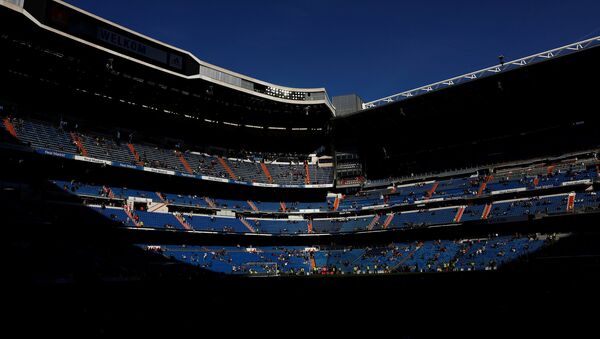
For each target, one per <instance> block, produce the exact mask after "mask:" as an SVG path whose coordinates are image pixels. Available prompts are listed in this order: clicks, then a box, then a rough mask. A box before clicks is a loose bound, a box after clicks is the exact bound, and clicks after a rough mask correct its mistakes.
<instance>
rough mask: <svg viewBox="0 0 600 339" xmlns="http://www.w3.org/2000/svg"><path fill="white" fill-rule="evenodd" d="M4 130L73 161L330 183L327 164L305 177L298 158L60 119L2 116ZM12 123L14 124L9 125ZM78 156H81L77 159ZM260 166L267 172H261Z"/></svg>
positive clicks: (280, 183) (254, 180)
mask: <svg viewBox="0 0 600 339" xmlns="http://www.w3.org/2000/svg"><path fill="white" fill-rule="evenodd" d="M5 120H7V121H8V122H9V123H10V124H9V125H7V124H6V123H5V124H4V128H5V129H6V131H7V132H9V133H12V132H15V134H16V137H17V138H18V140H19V141H20V142H22V143H24V144H26V145H29V146H30V147H31V148H33V149H34V150H35V151H36V152H38V153H41V154H46V155H54V156H61V157H68V158H71V159H75V160H83V161H94V160H100V161H103V162H104V163H105V164H107V165H113V166H120V167H129V168H133V169H138V170H147V171H153V170H154V169H155V172H158V173H162V174H170V175H177V176H184V177H194V178H197V179H201V180H212V181H222V180H223V179H226V180H227V182H229V183H239V184H245V185H256V186H265V187H292V188H302V187H332V186H333V168H332V167H323V168H320V167H319V165H318V164H317V163H310V164H308V166H309V167H310V168H311V169H310V171H311V173H313V178H312V179H311V180H310V181H308V182H307V180H306V174H305V173H306V171H305V165H304V163H302V162H278V161H264V160H260V161H259V160H247V159H228V158H221V157H217V156H213V155H208V154H203V153H199V152H193V151H186V152H184V153H181V152H180V151H178V150H176V149H168V148H163V147H160V146H158V145H152V144H146V143H141V142H136V143H129V144H125V143H121V141H120V140H119V139H116V138H114V137H109V136H107V135H102V134H99V133H94V132H82V131H80V130H79V129H78V128H77V125H75V126H74V127H71V126H68V127H69V128H68V129H69V132H70V133H69V132H67V124H64V123H63V122H61V123H60V125H59V126H53V125H52V124H50V123H47V122H41V121H34V120H29V119H28V120H23V119H15V118H8V117H7V118H5ZM13 126H14V127H13ZM79 156H83V157H84V158H85V159H82V158H79ZM263 166H264V167H265V168H266V170H267V171H268V173H269V177H267V175H266V173H267V172H265V171H264V170H263Z"/></svg>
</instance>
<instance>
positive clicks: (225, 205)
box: [54, 167, 598, 235]
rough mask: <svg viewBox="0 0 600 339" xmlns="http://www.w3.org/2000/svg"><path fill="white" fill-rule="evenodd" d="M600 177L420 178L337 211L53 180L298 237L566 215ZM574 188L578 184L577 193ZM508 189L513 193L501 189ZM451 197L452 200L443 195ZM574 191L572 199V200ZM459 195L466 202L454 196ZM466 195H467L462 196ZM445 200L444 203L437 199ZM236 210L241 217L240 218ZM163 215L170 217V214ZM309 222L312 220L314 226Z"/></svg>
mask: <svg viewBox="0 0 600 339" xmlns="http://www.w3.org/2000/svg"><path fill="white" fill-rule="evenodd" d="M563 170H564V172H563ZM597 176H598V173H597V169H596V167H590V168H580V167H575V168H571V167H567V168H564V169H557V168H556V167H553V168H552V170H551V171H548V170H547V169H546V172H545V175H536V176H534V177H532V176H529V175H528V174H527V175H526V174H523V173H521V174H514V175H513V176H512V177H510V178H509V177H505V178H500V179H493V180H491V181H489V182H488V183H489V185H488V186H487V187H486V189H485V190H484V194H482V195H478V194H477V190H478V187H480V185H481V182H483V181H484V180H486V181H487V179H486V178H487V177H483V176H482V177H473V176H470V177H467V178H454V179H449V180H441V181H436V182H425V183H415V184H410V185H404V186H398V187H393V188H391V189H389V190H386V191H383V190H375V191H365V192H360V193H359V194H357V195H356V196H348V197H346V198H345V199H342V200H341V202H340V203H339V206H338V209H337V210H335V209H334V207H333V205H335V203H332V200H331V198H328V200H325V201H322V202H318V201H317V202H269V201H250V200H232V199H220V198H214V197H205V196H201V197H200V196H192V195H188V196H184V195H178V194H174V193H158V192H152V191H144V190H137V189H127V188H119V187H107V186H95V185H87V184H81V183H77V182H65V181H55V182H54V183H55V184H56V185H57V186H59V187H61V188H63V189H64V190H66V191H68V192H70V193H73V194H76V195H78V196H80V197H81V198H82V199H84V200H85V201H86V202H87V203H88V204H96V205H101V204H106V203H108V204H112V205H113V206H123V205H124V204H126V203H127V202H128V201H129V200H130V199H133V200H134V201H139V200H140V199H142V200H145V201H146V206H145V207H143V210H144V211H143V213H140V215H138V217H140V220H139V221H141V222H143V224H144V226H145V227H146V228H154V229H164V228H165V227H164V225H166V224H169V225H171V226H172V227H170V228H172V229H176V230H182V231H184V230H187V231H217V232H226V233H230V232H234V233H248V232H249V231H250V232H256V233H264V234H275V235H293V234H303V233H317V234H320V233H325V234H331V233H352V232H363V231H372V230H380V229H413V228H420V227H428V226H432V225H446V224H448V225H451V224H460V223H464V222H475V221H482V220H491V221H494V220H496V221H498V220H506V219H507V218H508V219H519V218H521V219H522V218H525V217H527V216H539V215H542V216H543V215H560V214H565V213H570V212H572V211H585V210H592V209H597V208H598V204H597V198H596V195H595V192H589V191H587V190H588V189H590V187H592V184H593V183H594V180H596V178H597ZM434 187H435V188H436V189H435V190H434V189H433V188H434ZM565 188H566V191H565ZM574 189H576V190H578V193H576V192H575V191H574ZM524 191H527V192H526V193H527V194H528V195H527V196H522V197H518V194H521V193H523V192H524ZM504 192H511V193H510V194H500V193H504ZM512 192H514V193H512ZM384 193H385V194H384ZM461 193H462V194H463V195H462V196H461V195H460V194H461ZM515 194H517V196H515ZM448 196H449V197H450V198H448V199H447V200H444V199H445V198H446V197H448ZM571 197H572V199H573V201H570V199H571ZM427 198H429V199H427ZM458 198H462V199H463V200H456V199H458ZM465 198H466V199H467V200H464V199H465ZM336 200H339V199H336ZM441 202H443V203H444V204H445V205H439V203H441ZM434 203H435V204H436V205H434ZM398 208H401V209H398ZM146 211H150V212H146ZM219 211H225V212H227V213H229V215H230V216H231V217H229V219H228V218H226V217H224V216H220V215H216V214H217V212H219ZM348 211H355V212H356V211H359V212H360V215H355V216H352V217H349V216H347V215H344V213H347V212H348ZM153 212H163V213H177V212H179V213H181V212H184V213H185V215H186V216H189V218H190V219H192V220H199V222H191V221H189V220H188V222H187V223H188V224H189V227H187V228H186V227H185V226H186V223H185V222H184V223H181V222H177V220H175V219H173V218H172V217H168V218H169V219H170V221H169V222H166V221H165V222H162V221H161V222H154V221H151V222H148V221H146V220H145V219H146V218H150V217H152V213H153ZM390 212H392V213H390ZM233 216H238V217H240V218H241V219H235V218H234V217H233ZM160 217H163V218H167V217H166V216H164V215H162V216H160ZM159 219H161V218H159ZM225 219H226V220H225ZM209 220H210V222H208V221H209ZM309 221H310V222H312V224H311V226H310V227H309V225H308V224H309ZM129 226H130V225H129ZM181 226H183V229H182V227H181Z"/></svg>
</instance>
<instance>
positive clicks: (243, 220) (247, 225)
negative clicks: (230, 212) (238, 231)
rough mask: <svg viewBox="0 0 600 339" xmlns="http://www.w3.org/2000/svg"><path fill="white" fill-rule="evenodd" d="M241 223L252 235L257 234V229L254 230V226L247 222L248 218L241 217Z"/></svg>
mask: <svg viewBox="0 0 600 339" xmlns="http://www.w3.org/2000/svg"><path fill="white" fill-rule="evenodd" d="M239 220H240V222H241V223H242V224H244V226H246V228H247V229H248V230H249V231H250V232H251V233H257V232H256V229H254V227H252V225H250V223H249V222H248V220H246V218H244V217H240V218H239Z"/></svg>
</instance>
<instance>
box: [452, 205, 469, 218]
mask: <svg viewBox="0 0 600 339" xmlns="http://www.w3.org/2000/svg"><path fill="white" fill-rule="evenodd" d="M465 209H466V207H465V206H461V207H460V208H459V209H458V211H456V216H455V217H454V222H460V219H462V216H463V214H464V213H465Z"/></svg>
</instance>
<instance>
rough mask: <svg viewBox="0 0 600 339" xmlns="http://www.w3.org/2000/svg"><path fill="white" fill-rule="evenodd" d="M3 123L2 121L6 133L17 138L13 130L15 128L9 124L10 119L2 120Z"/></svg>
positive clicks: (15, 131)
mask: <svg viewBox="0 0 600 339" xmlns="http://www.w3.org/2000/svg"><path fill="white" fill-rule="evenodd" d="M3 121H4V127H5V128H6V130H7V131H8V133H10V135H12V136H13V137H15V138H18V137H17V130H16V129H15V126H13V124H12V123H11V122H10V119H8V118H4V120H3Z"/></svg>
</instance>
